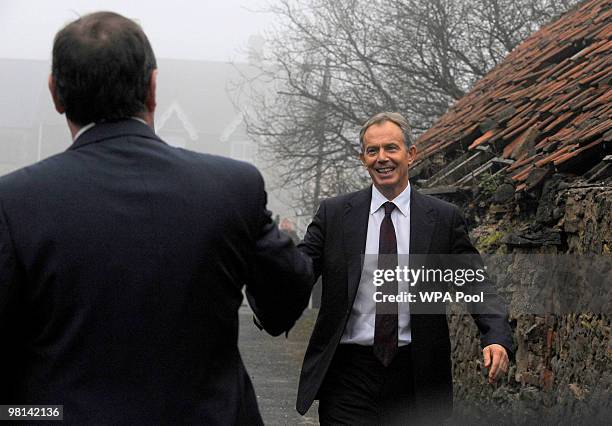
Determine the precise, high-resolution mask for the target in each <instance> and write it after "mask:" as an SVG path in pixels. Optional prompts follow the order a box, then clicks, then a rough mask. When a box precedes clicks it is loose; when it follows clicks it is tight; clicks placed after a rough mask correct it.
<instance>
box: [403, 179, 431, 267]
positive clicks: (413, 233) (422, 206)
mask: <svg viewBox="0 0 612 426" xmlns="http://www.w3.org/2000/svg"><path fill="white" fill-rule="evenodd" d="M436 219H437V217H436V214H435V210H434V209H433V208H432V207H431V206H430V205H429V203H428V202H427V198H426V197H424V196H423V195H421V194H419V193H418V192H417V191H416V190H415V189H414V187H412V188H411V191H410V255H411V256H412V255H413V254H422V255H425V254H427V253H429V247H430V246H431V238H432V236H433V231H434V227H435V221H436ZM411 266H412V265H411Z"/></svg>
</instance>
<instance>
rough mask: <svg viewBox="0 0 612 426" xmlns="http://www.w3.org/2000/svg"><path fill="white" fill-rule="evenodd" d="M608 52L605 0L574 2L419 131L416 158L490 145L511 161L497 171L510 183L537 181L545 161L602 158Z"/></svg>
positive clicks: (611, 102) (607, 120) (610, 108)
mask: <svg viewBox="0 0 612 426" xmlns="http://www.w3.org/2000/svg"><path fill="white" fill-rule="evenodd" d="M611 53H612V2H610V0H591V1H586V2H584V3H582V4H581V5H579V6H578V7H576V8H574V9H573V10H571V11H569V12H568V13H566V14H565V15H563V16H561V17H560V18H559V19H557V20H556V21H555V22H553V23H551V24H549V25H547V26H545V27H543V28H541V29H540V30H539V31H537V32H535V33H534V34H532V35H531V36H530V37H528V38H527V39H526V40H525V41H523V42H522V43H521V44H520V45H519V46H517V47H516V48H515V49H514V50H512V52H510V53H509V54H508V55H507V56H506V58H505V59H504V61H503V62H501V63H500V64H499V65H498V66H497V67H495V68H494V69H493V70H491V71H490V72H489V73H488V74H487V75H486V76H485V77H483V78H482V79H481V80H480V81H478V82H477V83H476V84H475V85H474V87H473V88H472V89H471V90H470V91H469V92H468V93H467V94H466V95H465V96H464V97H463V98H461V99H460V100H459V101H457V103H455V105H453V106H452V107H451V108H449V110H448V111H447V113H446V114H444V115H443V116H442V117H441V118H440V119H439V120H438V122H436V123H435V124H434V125H433V126H432V127H431V128H430V129H428V130H427V131H426V132H424V133H423V134H422V135H421V136H420V137H419V138H418V140H417V146H418V147H419V151H420V152H419V157H418V161H423V160H425V159H426V158H428V157H429V156H431V155H434V154H436V153H438V152H440V151H442V150H454V149H456V148H458V147H459V146H462V143H465V142H466V141H468V142H469V141H471V140H472V139H473V141H472V142H471V143H470V144H469V146H468V149H469V150H473V149H476V147H479V146H491V147H492V148H493V150H494V153H495V154H496V155H498V156H503V157H504V158H514V159H516V160H517V161H516V162H515V163H514V164H512V165H511V166H509V167H507V168H506V170H505V172H506V173H511V174H512V179H514V180H515V181H517V182H524V181H525V180H526V179H527V177H528V176H531V178H530V179H529V181H530V182H531V183H538V182H540V181H541V180H542V179H545V178H546V176H547V175H548V174H549V170H548V168H549V167H552V165H553V164H554V165H555V166H557V165H563V167H570V166H571V165H572V164H575V162H579V161H580V159H581V158H583V157H582V156H585V157H584V158H592V157H593V153H597V155H599V156H601V158H603V155H604V149H603V146H604V145H602V141H604V138H603V134H604V133H606V132H610V130H611V129H612V55H611ZM606 140H607V139H606ZM609 145H610V144H608V145H607V146H608V148H606V149H608V150H609ZM463 147H464V148H465V145H463ZM593 150H598V151H593ZM570 160H571V161H570ZM542 167H545V168H547V170H535V171H534V172H533V174H532V175H530V173H531V171H532V170H534V169H539V168H542ZM529 188H530V186H529V185H519V186H517V191H521V190H523V189H529Z"/></svg>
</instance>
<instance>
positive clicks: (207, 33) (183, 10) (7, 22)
mask: <svg viewBox="0 0 612 426" xmlns="http://www.w3.org/2000/svg"><path fill="white" fill-rule="evenodd" d="M266 4H267V2H264V1H260V0H256V1H253V0H250V1H247V0H225V1H205V2H201V1H190V0H177V1H172V2H168V1H158V0H154V1H149V2H146V3H145V2H125V1H109V0H105V1H96V0H88V1H82V0H80V1H74V0H57V1H54V2H48V1H6V0H0V39H1V40H2V43H0V91H1V93H2V96H1V97H0V175H4V174H6V173H9V172H11V171H13V170H16V169H19V168H21V167H24V166H27V165H29V164H32V163H34V162H36V161H39V160H42V159H44V158H46V157H49V156H51V155H54V154H57V153H59V152H62V151H64V150H65V149H66V148H68V146H69V145H70V143H71V139H70V135H69V132H68V128H67V125H66V121H65V118H64V116H60V115H59V114H57V113H56V112H55V110H54V109H53V106H52V103H51V98H50V96H49V93H48V90H47V76H48V74H49V71H50V56H51V47H52V41H53V37H54V35H55V33H56V32H57V31H58V30H59V29H60V28H61V27H63V26H64V25H65V24H66V23H68V22H70V21H72V20H74V19H76V18H77V17H78V16H80V15H83V14H86V13H89V12H93V11H98V10H111V11H114V12H118V13H121V14H122V15H124V16H127V17H129V18H131V19H134V20H136V21H138V22H139V23H140V24H141V25H142V27H143V29H144V31H145V33H146V34H147V36H148V37H149V40H150V42H151V45H152V46H153V50H154V51H155V54H156V56H157V59H158V68H159V77H158V105H157V110H156V114H155V127H156V132H157V133H158V134H159V135H160V136H161V137H162V138H163V139H164V140H165V141H166V142H168V143H169V144H171V145H175V146H179V147H183V148H187V149H191V150H194V151H198V152H208V153H213V154H219V155H225V156H229V157H233V158H236V159H240V160H244V161H249V162H252V163H255V164H257V163H258V161H257V158H256V157H257V145H256V144H255V143H254V142H253V141H251V140H249V138H248V137H247V135H246V132H245V129H244V126H243V122H242V116H241V114H240V113H239V111H237V110H236V108H235V107H234V105H233V104H232V102H231V100H230V98H229V96H228V93H227V87H228V85H229V84H230V82H231V81H232V80H233V79H236V78H237V77H238V73H239V71H238V70H240V72H242V71H244V70H247V69H248V57H247V55H246V51H247V47H248V46H249V43H252V42H253V40H261V35H262V34H263V32H264V31H265V29H266V27H267V26H269V25H270V22H271V20H272V16H271V15H270V14H267V13H264V12H261V11H262V9H264V8H265V6H266ZM266 180H267V181H268V186H269V187H270V188H271V187H272V186H274V184H273V181H274V176H271V175H270V174H269V173H266ZM270 195H271V196H270V202H269V208H270V209H271V210H273V212H274V213H275V214H280V215H281V216H283V217H284V216H291V212H290V211H289V210H288V208H287V206H286V203H284V202H281V201H280V200H279V196H280V195H279V194H274V193H272V194H270Z"/></svg>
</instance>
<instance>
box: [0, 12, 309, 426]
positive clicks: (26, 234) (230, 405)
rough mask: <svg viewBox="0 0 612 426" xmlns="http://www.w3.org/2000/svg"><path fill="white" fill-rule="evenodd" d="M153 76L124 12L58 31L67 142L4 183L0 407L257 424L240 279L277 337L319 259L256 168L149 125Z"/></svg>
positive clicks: (121, 420)
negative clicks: (301, 241) (299, 238)
mask: <svg viewBox="0 0 612 426" xmlns="http://www.w3.org/2000/svg"><path fill="white" fill-rule="evenodd" d="M156 76H157V70H156V61H155V57H154V54H153V51H152V49H151V47H150V45H149V42H148V40H147V37H146V36H145V34H144V33H143V31H142V29H141V28H140V27H139V26H138V25H137V24H136V23H134V22H133V21H131V20H129V19H126V18H124V17H123V16H121V15H117V14H115V13H111V12H98V13H93V14H89V15H86V16H83V17H82V18H80V19H77V20H76V21H74V22H72V23H70V24H68V25H67V26H66V27H64V28H63V29H62V30H61V31H60V32H59V33H58V34H57V35H56V37H55V40H54V44H53V64H52V74H51V76H50V77H49V89H50V91H51V95H52V97H53V102H54V104H55V108H56V109H57V111H58V112H59V113H60V114H62V113H64V112H65V113H66V117H67V122H68V126H69V128H70V132H71V134H72V136H73V143H72V145H71V146H70V147H69V148H68V150H67V151H66V152H64V153H61V154H59V155H56V156H53V157H51V158H48V159H46V160H44V161H42V162H39V163H37V164H34V165H32V166H29V167H26V168H24V169H21V170H18V171H16V172H14V173H11V174H9V175H7V176H4V177H2V178H0V338H1V339H2V341H3V344H2V348H3V349H2V351H1V354H0V357H3V358H4V359H2V360H0V404H20V405H23V404H39V405H40V404H47V405H52V404H53V405H62V404H63V406H64V421H66V422H67V423H71V424H78V425H83V424H172V423H186V424H207V425H214V424H247V423H248V424H261V417H260V415H259V411H258V408H257V403H256V399H255V395H254V392H253V388H252V385H251V382H250V379H249V377H248V375H247V373H246V371H245V368H244V366H243V363H242V360H241V358H240V354H239V352H238V348H237V339H238V308H239V307H240V305H241V301H242V287H243V283H246V286H247V287H246V289H247V293H248V295H249V297H250V300H252V301H253V303H255V304H256V306H254V307H253V309H254V311H255V313H256V315H257V317H258V318H259V320H260V321H261V322H262V323H263V324H265V326H266V329H267V330H268V331H270V332H271V333H272V334H275V335H278V334H280V333H282V332H284V331H287V330H289V329H290V328H291V327H292V326H293V324H294V322H295V320H296V319H297V318H298V317H299V315H300V314H301V313H302V311H303V309H304V308H305V306H306V304H307V301H308V297H309V294H310V282H311V281H312V266H311V261H310V259H308V258H307V257H306V256H304V255H302V254H301V253H300V252H299V250H297V249H296V248H295V247H294V246H293V244H292V242H291V241H290V239H289V238H288V237H287V236H285V235H284V234H281V233H279V231H278V229H277V227H276V225H274V223H273V221H272V219H271V215H270V212H268V211H267V210H266V193H265V191H264V183H263V180H262V177H261V175H260V174H259V172H258V171H257V169H256V168H255V167H253V166H251V165H248V164H246V163H242V162H238V161H234V160H230V159H227V158H223V157H218V156H211V155H204V154H198V153H194V152H190V151H187V150H183V149H178V148H173V147H170V146H168V145H166V144H165V143H164V142H163V141H161V140H160V139H159V138H158V137H157V136H156V135H155V133H154V130H153V115H154V111H155V106H156V103H155V96H156ZM221 188H222V189H221Z"/></svg>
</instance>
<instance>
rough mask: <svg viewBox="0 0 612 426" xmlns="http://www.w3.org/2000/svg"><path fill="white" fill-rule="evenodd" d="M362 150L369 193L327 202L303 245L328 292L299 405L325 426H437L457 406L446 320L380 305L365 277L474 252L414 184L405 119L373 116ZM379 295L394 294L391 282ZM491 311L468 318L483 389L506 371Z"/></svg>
mask: <svg viewBox="0 0 612 426" xmlns="http://www.w3.org/2000/svg"><path fill="white" fill-rule="evenodd" d="M360 142H361V148H362V152H361V155H360V158H361V161H362V163H363V165H364V166H365V168H366V169H367V170H368V173H369V174H370V177H371V179H372V183H373V185H372V186H371V187H368V188H366V189H363V190H361V191H357V192H354V193H351V194H345V195H341V196H338V197H335V198H330V199H327V200H324V201H323V202H322V203H321V205H320V207H319V210H318V212H317V214H316V215H315V217H314V219H313V221H312V223H311V224H310V225H309V227H308V230H307V233H306V236H305V238H304V241H303V242H302V243H301V244H300V245H299V248H300V249H301V250H302V251H303V252H304V253H306V254H308V255H309V256H310V257H311V258H312V259H313V264H314V267H315V274H316V276H317V277H318V276H322V280H323V293H322V300H321V309H320V311H319V316H318V318H317V322H316V324H315V328H314V331H313V333H312V337H311V339H310V342H309V345H308V349H307V351H306V355H305V358H304V364H303V367H302V372H301V377H300V385H299V392H298V401H297V409H298V411H299V412H300V413H302V414H304V413H305V412H306V411H307V410H308V409H309V407H310V406H311V404H312V402H313V400H315V399H318V400H319V420H320V423H321V424H322V425H331V424H350V425H355V424H408V423H409V424H420V423H421V422H424V421H425V422H439V421H441V420H443V419H444V418H445V417H447V416H448V415H449V414H450V412H451V409H452V378H451V361H450V341H449V332H448V325H447V321H446V316H445V315H444V314H428V315H424V314H419V315H417V314H411V313H410V309H409V307H408V304H406V303H391V304H389V303H388V302H387V303H378V302H376V301H375V300H374V298H373V297H372V294H373V286H372V280H371V277H372V275H373V271H374V270H375V269H380V268H384V269H394V268H395V267H397V266H402V262H406V260H403V259H406V258H407V256H403V259H402V257H401V256H399V255H409V254H410V255H415V254H419V255H428V254H435V255H443V256H445V255H447V254H448V255H451V254H476V255H477V254H478V252H477V251H476V249H475V248H474V247H473V246H472V244H471V243H470V240H469V237H468V235H467V228H466V225H465V222H464V220H463V218H462V217H461V214H460V213H459V210H458V209H457V208H456V207H455V206H453V205H452V204H449V203H446V202H444V201H441V200H438V199H436V198H432V197H429V196H426V195H422V194H419V193H418V192H417V191H416V190H415V189H414V188H412V187H411V185H410V183H409V173H408V171H409V168H410V165H411V164H412V163H413V162H414V160H415V158H416V154H417V149H416V147H415V146H414V145H413V143H412V139H411V135H410V127H409V125H408V123H407V121H406V120H405V119H404V118H403V117H402V116H401V115H400V114H397V113H388V112H384V113H380V114H377V115H375V116H373V117H372V118H370V119H369V120H368V121H367V122H366V123H365V124H364V125H363V127H362V129H361V132H360ZM381 255H382V256H381ZM398 263H399V264H398ZM404 266H405V265H404ZM383 292H384V293H387V294H397V292H398V284H397V282H393V283H389V284H388V285H387V284H386V285H384V286H383ZM494 312H497V314H493V315H490V314H489V315H478V314H473V318H474V320H475V322H476V324H477V326H478V328H479V330H480V332H481V341H482V346H483V357H484V365H485V367H487V368H489V377H488V379H489V383H492V382H493V381H495V380H496V379H497V378H498V377H500V376H501V375H502V374H503V373H505V372H506V371H507V368H508V354H507V351H510V350H511V348H512V337H511V334H510V328H509V326H508V322H507V315H506V313H505V309H504V308H503V307H502V308H500V309H497V310H496V311H494Z"/></svg>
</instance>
